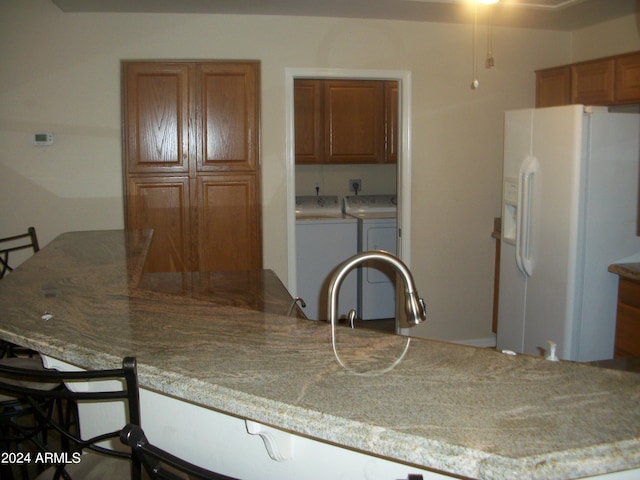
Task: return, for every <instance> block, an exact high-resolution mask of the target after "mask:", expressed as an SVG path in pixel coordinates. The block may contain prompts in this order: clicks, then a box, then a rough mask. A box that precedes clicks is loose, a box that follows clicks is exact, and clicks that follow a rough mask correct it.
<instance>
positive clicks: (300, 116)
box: [293, 79, 324, 163]
mask: <svg viewBox="0 0 640 480" xmlns="http://www.w3.org/2000/svg"><path fill="white" fill-rule="evenodd" d="M293 89H294V94H293V98H294V118H295V150H296V163H322V161H323V157H324V140H323V139H324V124H323V119H324V115H323V112H324V102H323V81H322V80H312V79H296V80H294V86H293Z"/></svg>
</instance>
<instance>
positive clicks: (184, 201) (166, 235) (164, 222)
mask: <svg viewBox="0 0 640 480" xmlns="http://www.w3.org/2000/svg"><path fill="white" fill-rule="evenodd" d="M128 190H129V195H128V197H127V212H128V215H127V217H128V218H127V228H129V229H138V228H152V229H153V239H152V241H151V245H150V248H149V253H148V254H147V259H146V263H145V272H188V271H190V270H191V253H190V252H191V248H192V247H191V221H190V211H189V179H188V178H187V177H159V178H158V177H129V180H128Z"/></svg>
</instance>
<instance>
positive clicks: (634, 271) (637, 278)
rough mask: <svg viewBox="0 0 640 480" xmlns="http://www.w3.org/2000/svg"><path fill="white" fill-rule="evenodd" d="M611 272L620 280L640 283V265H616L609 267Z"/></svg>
mask: <svg viewBox="0 0 640 480" xmlns="http://www.w3.org/2000/svg"><path fill="white" fill-rule="evenodd" d="M609 271H610V272H611V273H615V274H616V275H618V276H619V277H620V278H624V279H626V280H630V281H632V282H640V263H614V264H612V265H609Z"/></svg>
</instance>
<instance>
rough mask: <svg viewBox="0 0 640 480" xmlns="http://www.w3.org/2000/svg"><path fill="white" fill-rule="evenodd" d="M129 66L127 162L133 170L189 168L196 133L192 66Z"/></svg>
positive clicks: (126, 85) (126, 80)
mask: <svg viewBox="0 0 640 480" xmlns="http://www.w3.org/2000/svg"><path fill="white" fill-rule="evenodd" d="M125 68H126V69H125V71H124V77H123V81H124V86H123V95H124V113H123V115H124V123H125V131H124V135H125V137H126V141H125V150H124V154H125V162H126V167H127V171H128V172H129V173H142V172H149V173H160V172H171V173H186V172H187V171H188V170H189V159H190V158H191V157H193V154H194V152H195V150H194V149H193V141H192V140H193V139H192V138H191V136H190V129H189V125H190V116H191V110H190V105H191V104H192V98H191V95H192V93H191V91H192V89H191V88H190V87H189V81H190V70H191V68H192V67H191V65H189V64H184V63H166V64H165V63H154V62H151V63H132V64H127V65H126V67H125Z"/></svg>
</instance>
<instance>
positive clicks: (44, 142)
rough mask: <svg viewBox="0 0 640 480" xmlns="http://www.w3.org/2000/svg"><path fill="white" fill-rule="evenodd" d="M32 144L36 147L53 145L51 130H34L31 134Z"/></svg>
mask: <svg viewBox="0 0 640 480" xmlns="http://www.w3.org/2000/svg"><path fill="white" fill-rule="evenodd" d="M32 143H33V145H35V146H37V147H44V146H48V145H53V133H51V132H36V133H34V134H33V141H32Z"/></svg>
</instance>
